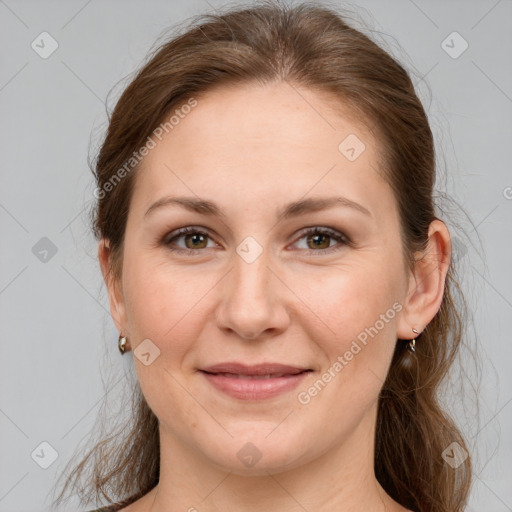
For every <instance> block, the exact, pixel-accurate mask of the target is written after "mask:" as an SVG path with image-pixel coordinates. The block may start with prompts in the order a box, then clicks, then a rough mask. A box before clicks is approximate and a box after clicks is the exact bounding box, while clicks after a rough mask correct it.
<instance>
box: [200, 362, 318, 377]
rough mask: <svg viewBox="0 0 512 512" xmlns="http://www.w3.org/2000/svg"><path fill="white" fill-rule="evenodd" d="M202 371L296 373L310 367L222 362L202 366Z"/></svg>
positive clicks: (253, 373)
mask: <svg viewBox="0 0 512 512" xmlns="http://www.w3.org/2000/svg"><path fill="white" fill-rule="evenodd" d="M200 370H201V371H203V372H207V373H233V374H238V375H274V374H275V375H296V374H298V373H302V372H304V371H308V370H310V368H304V367H301V366H289V365H285V364H278V363H262V364H254V365H245V364H241V363H234V362H228V363H220V364H216V365H213V366H207V367H205V368H200Z"/></svg>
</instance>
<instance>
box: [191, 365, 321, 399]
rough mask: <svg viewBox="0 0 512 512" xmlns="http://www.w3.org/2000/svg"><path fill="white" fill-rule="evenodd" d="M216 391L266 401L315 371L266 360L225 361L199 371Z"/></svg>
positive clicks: (294, 385)
mask: <svg viewBox="0 0 512 512" xmlns="http://www.w3.org/2000/svg"><path fill="white" fill-rule="evenodd" d="M199 371H200V373H202V374H203V375H204V377H205V378H206V380H207V381H208V382H209V384H210V385H211V386H212V387H213V388H214V389H215V390H217V391H220V392H221V393H223V394H227V395H229V396H231V397H232V398H237V399H240V400H265V399H269V398H273V397H275V396H278V395H281V394H283V393H286V392H290V391H291V390H293V389H294V388H296V387H297V386H298V384H299V382H300V381H301V380H302V379H303V378H304V377H305V376H306V375H307V374H308V373H310V372H312V371H313V370H312V369H310V368H304V367H298V366H289V365H282V364H273V363H270V364H269V363H265V364H258V365H244V364H240V363H222V364H218V365H214V366H209V367H206V368H202V369H200V370H199Z"/></svg>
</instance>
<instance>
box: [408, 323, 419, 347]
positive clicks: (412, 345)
mask: <svg viewBox="0 0 512 512" xmlns="http://www.w3.org/2000/svg"><path fill="white" fill-rule="evenodd" d="M412 332H413V333H414V334H418V331H417V330H416V329H414V328H413V329H412ZM407 348H408V349H409V351H410V352H416V338H414V339H413V340H411V341H409V343H408V344H407Z"/></svg>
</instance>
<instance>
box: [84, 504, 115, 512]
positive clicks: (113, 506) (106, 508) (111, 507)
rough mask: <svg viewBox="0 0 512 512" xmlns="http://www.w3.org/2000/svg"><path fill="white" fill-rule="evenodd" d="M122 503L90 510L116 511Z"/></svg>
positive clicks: (94, 511)
mask: <svg viewBox="0 0 512 512" xmlns="http://www.w3.org/2000/svg"><path fill="white" fill-rule="evenodd" d="M120 507H121V505H109V506H108V507H102V508H97V509H96V510H90V511H89V512H116V511H117V510H120Z"/></svg>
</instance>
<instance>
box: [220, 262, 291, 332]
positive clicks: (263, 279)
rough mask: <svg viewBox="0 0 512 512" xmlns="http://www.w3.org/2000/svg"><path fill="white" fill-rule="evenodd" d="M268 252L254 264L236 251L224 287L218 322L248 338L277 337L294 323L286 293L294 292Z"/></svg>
mask: <svg viewBox="0 0 512 512" xmlns="http://www.w3.org/2000/svg"><path fill="white" fill-rule="evenodd" d="M264 254H265V252H264V253H263V254H261V255H260V257H259V258H258V259H257V260H256V261H253V262H252V263H248V262H246V261H244V259H243V258H241V257H240V256H239V255H238V254H236V255H235V256H234V266H233V268H232V270H231V272H229V273H228V275H227V276H226V277H225V284H224V286H222V287H221V288H220V289H221V292H220V293H221V298H220V300H219V304H218V307H217V310H216V320H217V325H218V326H219V328H220V329H222V330H224V331H226V332H231V333H233V332H234V333H236V334H237V335H238V336H239V337H240V338H243V339H245V340H257V339H263V338H267V337H269V336H275V335H277V334H279V333H282V332H284V331H285V330H286V328H287V326H288V324H289V322H290V318H289V313H288V311H287V309H286V307H285V300H286V297H285V296H286V292H288V293H291V292H289V290H288V289H287V288H286V286H285V284H283V282H282V280H280V279H279V278H278V277H277V276H276V272H275V271H273V270H272V269H271V268H270V267H269V261H268V259H267V258H266V257H264Z"/></svg>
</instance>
